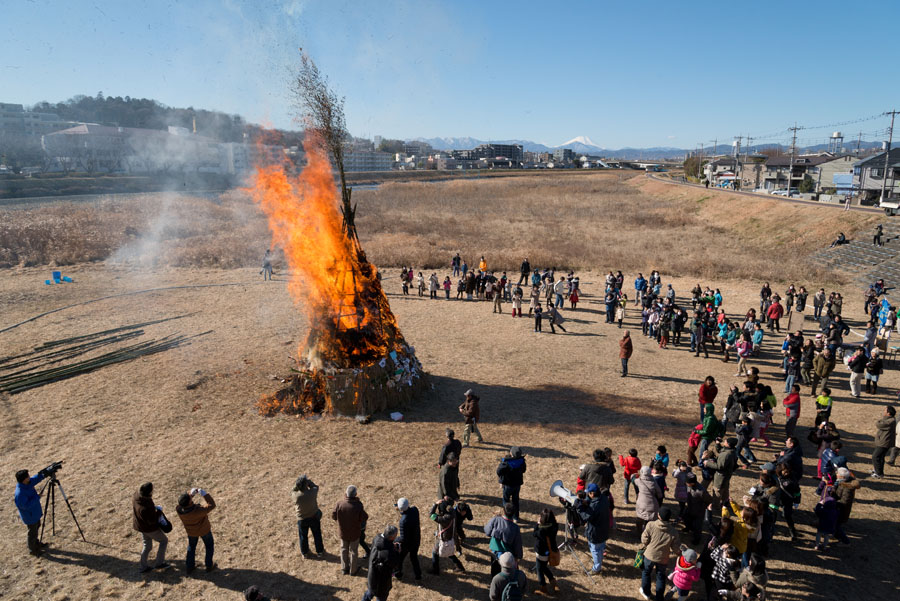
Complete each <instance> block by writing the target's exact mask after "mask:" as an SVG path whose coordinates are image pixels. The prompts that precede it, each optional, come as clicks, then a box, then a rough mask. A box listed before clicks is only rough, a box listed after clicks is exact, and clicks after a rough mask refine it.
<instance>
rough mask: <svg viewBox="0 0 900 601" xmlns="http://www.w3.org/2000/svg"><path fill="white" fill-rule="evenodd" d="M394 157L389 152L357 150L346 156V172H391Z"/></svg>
mask: <svg viewBox="0 0 900 601" xmlns="http://www.w3.org/2000/svg"><path fill="white" fill-rule="evenodd" d="M393 166H394V155H392V154H391V153H389V152H377V151H373V150H355V151H353V152H348V153H346V154H345V155H344V171H390V170H391V168H392V167H393Z"/></svg>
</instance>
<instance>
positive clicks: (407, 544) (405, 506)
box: [394, 497, 422, 580]
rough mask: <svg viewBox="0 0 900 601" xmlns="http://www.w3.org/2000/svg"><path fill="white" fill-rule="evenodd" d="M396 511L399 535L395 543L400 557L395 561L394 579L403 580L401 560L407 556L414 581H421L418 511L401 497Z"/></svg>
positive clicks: (420, 535)
mask: <svg viewBox="0 0 900 601" xmlns="http://www.w3.org/2000/svg"><path fill="white" fill-rule="evenodd" d="M397 511H399V512H400V524H399V535H398V536H397V542H398V543H400V557H399V558H398V560H397V567H396V569H395V570H394V577H395V578H396V579H397V580H400V579H401V578H403V560H404V559H406V556H407V555H409V562H410V563H411V564H412V568H413V574H414V575H415V578H416V580H421V579H422V568H421V567H419V545H420V544H421V541H422V530H421V527H420V525H419V509H418V508H417V507H415V506H414V505H410V504H409V499H407V498H406V497H403V498H400V499H397Z"/></svg>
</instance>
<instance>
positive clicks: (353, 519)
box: [331, 484, 369, 576]
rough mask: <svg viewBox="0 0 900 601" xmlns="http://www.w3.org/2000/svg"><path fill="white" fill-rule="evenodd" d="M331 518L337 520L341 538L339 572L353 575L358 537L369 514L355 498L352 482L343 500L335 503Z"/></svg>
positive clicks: (356, 558) (355, 492) (357, 565)
mask: <svg viewBox="0 0 900 601" xmlns="http://www.w3.org/2000/svg"><path fill="white" fill-rule="evenodd" d="M331 519H332V520H334V521H336V522H337V524H338V535H339V536H340V538H341V573H343V574H351V575H354V576H355V575H356V573H357V572H358V571H359V557H358V555H359V539H360V537H361V536H362V529H363V524H365V523H366V521H368V519H369V514H368V513H366V510H365V509H364V508H363V504H362V501H360V500H359V499H358V498H357V490H356V487H355V486H353V485H352V484H351V485H350V486H348V487H347V492H346V496H345V497H344V500H343V501H340V502H338V504H337V505H335V507H334V511H332V512H331Z"/></svg>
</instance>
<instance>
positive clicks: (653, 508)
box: [634, 462, 664, 532]
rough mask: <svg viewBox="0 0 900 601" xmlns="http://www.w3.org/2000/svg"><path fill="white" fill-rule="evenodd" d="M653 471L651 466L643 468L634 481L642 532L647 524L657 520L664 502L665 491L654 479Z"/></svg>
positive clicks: (636, 512)
mask: <svg viewBox="0 0 900 601" xmlns="http://www.w3.org/2000/svg"><path fill="white" fill-rule="evenodd" d="M651 463H653V462H651ZM652 471H653V469H652V468H651V467H650V466H649V465H645V466H643V467H641V471H640V473H639V475H638V477H637V479H636V480H635V481H634V487H635V488H636V489H637V492H638V497H637V501H636V502H635V506H634V511H635V514H636V515H637V523H638V530H639V531H641V532H643V530H644V526H646V525H647V522H649V521H651V520H654V519H656V514H657V512H658V511H659V507H660V505H661V504H662V501H663V494H664V493H663V489H662V488H661V487H660V485H659V483H657V481H656V479H655V478H654V477H653V474H652Z"/></svg>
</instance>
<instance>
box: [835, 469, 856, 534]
mask: <svg viewBox="0 0 900 601" xmlns="http://www.w3.org/2000/svg"><path fill="white" fill-rule="evenodd" d="M859 486H860V485H859V480H857V479H856V478H854V477H853V474H852V473H851V472H850V470H848V469H847V468H845V467H839V468H838V469H837V483H836V484H835V485H834V499H835V501H837V507H838V520H837V528H836V529H835V531H834V536H835V538H836V539H838V540H839V541H841V542H842V543H844V544H845V545H849V544H850V539H849V538H848V537H847V532H846V531H845V530H844V526H846V524H847V522H849V521H850V512H851V511H852V509H853V501H854V499H856V491H857V490H859Z"/></svg>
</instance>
